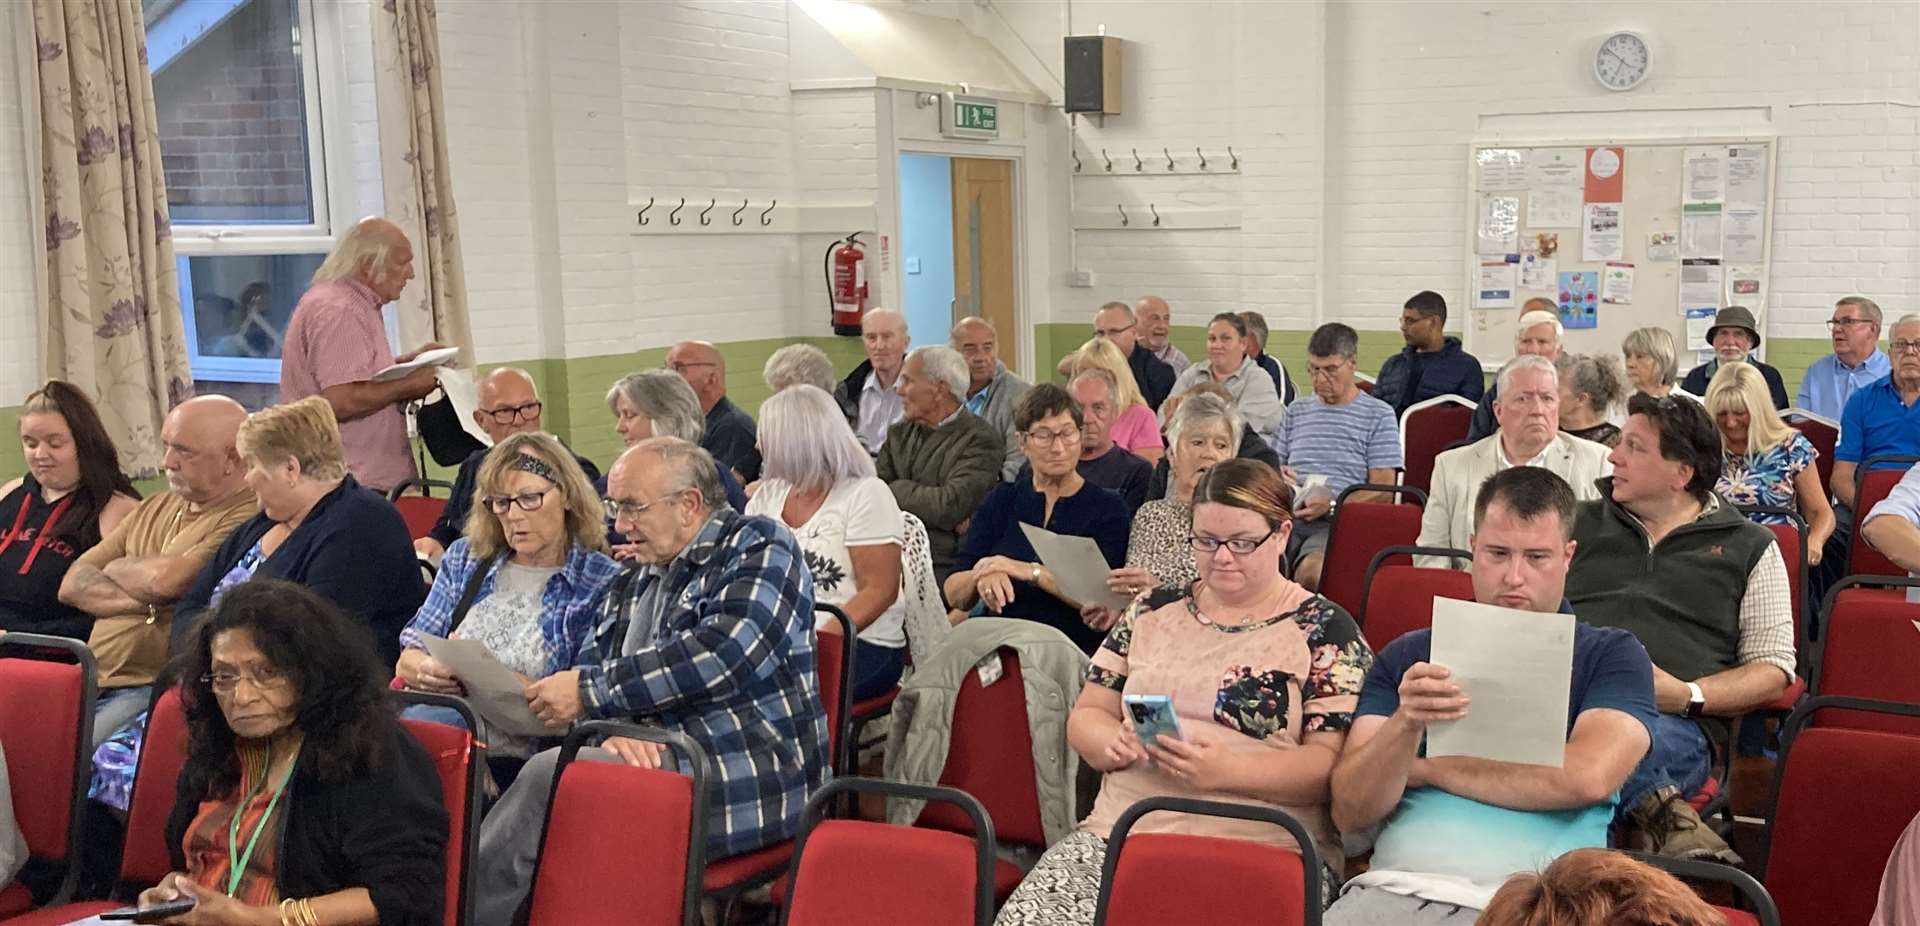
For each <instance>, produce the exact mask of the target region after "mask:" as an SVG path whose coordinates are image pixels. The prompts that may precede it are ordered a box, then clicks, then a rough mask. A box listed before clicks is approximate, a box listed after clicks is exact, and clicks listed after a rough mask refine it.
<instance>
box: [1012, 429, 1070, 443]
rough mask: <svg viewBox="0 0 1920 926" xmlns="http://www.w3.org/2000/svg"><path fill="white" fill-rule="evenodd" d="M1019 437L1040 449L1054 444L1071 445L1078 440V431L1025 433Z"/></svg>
mask: <svg viewBox="0 0 1920 926" xmlns="http://www.w3.org/2000/svg"><path fill="white" fill-rule="evenodd" d="M1021 436H1023V437H1025V438H1026V439H1027V440H1030V441H1033V442H1034V443H1036V444H1039V445H1040V446H1042V447H1046V446H1049V445H1054V444H1071V443H1073V442H1075V441H1077V440H1079V439H1080V429H1079V428H1068V429H1066V430H1064V431H1046V430H1041V431H1026V432H1023V433H1022V435H1021Z"/></svg>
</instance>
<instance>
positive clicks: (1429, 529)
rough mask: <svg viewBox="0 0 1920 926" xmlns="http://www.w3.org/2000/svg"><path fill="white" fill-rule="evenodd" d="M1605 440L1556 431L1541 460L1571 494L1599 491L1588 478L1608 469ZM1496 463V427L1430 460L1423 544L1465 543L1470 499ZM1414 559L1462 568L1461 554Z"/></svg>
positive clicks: (1422, 523)
mask: <svg viewBox="0 0 1920 926" xmlns="http://www.w3.org/2000/svg"><path fill="white" fill-rule="evenodd" d="M1609 452H1610V451H1608V449H1607V447H1606V445H1605V444H1596V443H1594V442H1593V441H1590V440H1583V439H1581V438H1578V437H1574V436H1573V435H1571V434H1566V433H1561V434H1557V435H1555V436H1554V438H1553V443H1551V444H1548V445H1547V451H1546V460H1545V466H1546V468H1547V469H1549V470H1551V471H1553V473H1554V474H1555V475H1557V476H1559V477H1560V478H1562V479H1565V480H1566V481H1567V484H1568V485H1571V486H1573V497H1574V498H1575V499H1578V500H1580V501H1588V500H1590V499H1595V498H1599V497H1600V490H1599V489H1598V488H1597V487H1595V486H1594V484H1593V483H1594V480H1596V479H1599V478H1601V477H1602V476H1611V475H1613V464H1612V463H1609V462H1607V454H1608V453H1609ZM1499 469H1500V433H1499V432H1498V431H1496V432H1494V433H1492V434H1489V435H1487V436H1486V437H1483V438H1481V439H1480V440H1478V441H1475V442H1474V443H1471V444H1468V445H1467V446H1465V447H1455V448H1454V449H1452V450H1449V451H1447V452H1445V453H1443V454H1441V455H1440V456H1439V457H1438V458H1437V459H1435V460H1434V461H1433V487H1432V489H1430V490H1429V491H1428V492H1427V508H1426V512H1425V513H1424V514H1422V515H1421V516H1420V540H1419V544H1420V545H1421V546H1423V547H1454V548H1456V549H1461V550H1465V549H1467V544H1468V542H1469V541H1470V540H1471V539H1472V537H1473V502H1474V498H1475V497H1476V495H1477V494H1478V493H1479V491H1480V483H1482V482H1485V481H1486V480H1487V477H1488V476H1491V475H1493V474H1494V473H1495V472H1497V471H1499ZM1414 565H1417V566H1429V567H1435V568H1442V569H1444V568H1449V567H1451V568H1454V569H1464V568H1466V562H1465V561H1464V560H1458V561H1455V560H1450V559H1449V558H1448V557H1444V556H1421V557H1416V558H1415V562H1414Z"/></svg>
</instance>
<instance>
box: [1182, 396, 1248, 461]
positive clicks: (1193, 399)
mask: <svg viewBox="0 0 1920 926" xmlns="http://www.w3.org/2000/svg"><path fill="white" fill-rule="evenodd" d="M1240 427H1241V425H1240V410H1239V409H1237V408H1235V407H1234V406H1233V404H1232V403H1230V402H1228V401H1227V400H1225V399H1223V398H1220V397H1219V396H1217V395H1214V394H1212V393H1207V392H1200V393H1195V394H1193V395H1189V396H1187V397H1185V398H1183V399H1181V400H1180V406H1179V407H1178V408H1175V409H1174V410H1173V417H1172V418H1171V419H1169V420H1168V421H1167V444H1168V446H1169V447H1178V446H1180V444H1181V439H1182V438H1184V437H1186V436H1187V432H1188V431H1191V430H1193V429H1195V428H1221V429H1223V430H1225V431H1226V433H1227V444H1228V445H1229V446H1232V447H1235V448H1238V447H1239V446H1240ZM1169 452H1172V451H1171V450H1169Z"/></svg>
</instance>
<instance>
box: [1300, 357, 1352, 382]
mask: <svg viewBox="0 0 1920 926" xmlns="http://www.w3.org/2000/svg"><path fill="white" fill-rule="evenodd" d="M1346 365H1347V361H1345V360H1342V361H1340V362H1339V363H1336V364H1333V365H1331V366H1320V365H1319V364H1313V363H1309V364H1307V376H1308V377H1309V378H1312V379H1332V378H1333V377H1334V376H1336V375H1338V374H1339V372H1340V370H1341V368H1343V367H1345V366H1346Z"/></svg>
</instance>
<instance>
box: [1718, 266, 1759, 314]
mask: <svg viewBox="0 0 1920 926" xmlns="http://www.w3.org/2000/svg"><path fill="white" fill-rule="evenodd" d="M1726 276H1727V304H1728V305H1744V306H1746V307H1747V308H1749V309H1752V310H1753V313H1754V314H1755V315H1759V314H1760V310H1761V309H1762V308H1764V307H1765V306H1766V304H1767V292H1766V288H1767V287H1766V274H1765V273H1763V272H1762V270H1761V268H1759V267H1727V268H1726ZM1762 321H1764V319H1763V320H1762Z"/></svg>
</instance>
